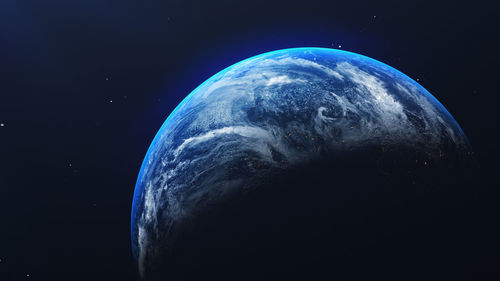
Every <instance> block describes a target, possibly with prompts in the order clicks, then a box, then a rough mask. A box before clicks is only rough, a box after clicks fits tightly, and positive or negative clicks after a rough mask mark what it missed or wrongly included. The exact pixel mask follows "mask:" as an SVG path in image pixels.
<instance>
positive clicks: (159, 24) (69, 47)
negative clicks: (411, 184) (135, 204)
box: [0, 0, 500, 280]
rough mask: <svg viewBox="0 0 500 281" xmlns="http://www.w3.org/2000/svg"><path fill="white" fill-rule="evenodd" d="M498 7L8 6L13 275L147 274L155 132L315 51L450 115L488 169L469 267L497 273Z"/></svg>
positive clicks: (4, 253)
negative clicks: (218, 93)
mask: <svg viewBox="0 0 500 281" xmlns="http://www.w3.org/2000/svg"><path fill="white" fill-rule="evenodd" d="M497 10H498V9H497V7H494V4H493V1H318V0H311V1H281V0H278V1H272V0H266V1H261V0H255V1H247V2H241V1H218V0H217V1H193V0H189V1H179V0H175V1H172V0H171V1H159V0H150V1H131V0H122V1H114V0H113V1H97V0H85V1H84V0H74V1H62V0H50V1H26V0H25V1H22V0H21V1H15V0H3V1H1V2H0V225H1V227H0V280H138V275H137V269H136V267H135V264H134V261H133V259H132V254H131V247H130V209H131V203H132V195H133V191H134V185H135V181H136V179H137V174H138V172H139V168H140V165H141V163H142V160H143V158H144V155H145V153H146V150H147V148H148V146H149V144H150V142H151V140H152V139H153V137H154V135H155V133H156V131H157V130H158V129H159V128H160V126H161V124H162V123H163V121H164V120H165V119H166V118H167V116H168V115H169V114H170V112H171V111H172V110H173V109H174V107H175V106H176V105H177V104H178V103H179V102H180V101H181V100H182V99H183V98H184V97H185V96H186V95H187V94H188V93H189V92H190V91H191V90H193V89H194V88H196V86H198V85H199V84H200V83H202V82H203V81H205V80H206V79H208V78H209V77H210V76H212V75H213V74H215V73H216V72H218V71H219V70H221V69H223V68H225V67H227V66H229V65H231V64H233V63H236V62H238V61H240V60H242V59H245V58H248V57H250V56H254V55H257V54H260V53H263V52H267V51H271V50H276V49H282V48H291V47H301V46H316V47H330V48H338V49H343V50H347V51H351V52H355V53H359V54H362V55H365V56H368V57H371V58H374V59H376V60H379V61H381V62H384V63H386V64H388V65H390V66H392V67H394V68H396V69H398V70H400V71H401V72H403V73H405V74H407V75H408V76H410V77H411V78H413V79H414V80H416V81H418V82H419V83H420V84H421V85H422V86H424V87H425V88H426V89H427V90H429V91H430V92H431V93H432V94H433V95H434V96H435V97H436V98H437V99H438V100H439V101H440V102H441V103H442V104H443V105H444V106H445V107H446V108H447V109H448V111H449V112H450V113H451V114H452V115H453V117H454V118H455V119H456V120H457V122H458V123H459V124H460V126H461V127H462V129H463V130H464V131H465V133H466V134H467V136H468V137H469V140H470V142H471V144H472V146H473V149H474V151H475V154H476V157H477V160H478V162H479V163H480V177H479V178H478V181H477V185H476V186H472V187H471V188H474V189H477V194H478V196H477V199H476V201H475V202H476V204H475V206H474V208H473V209H474V210H476V212H475V213H474V214H471V216H475V217H476V218H477V220H476V221H477V223H476V224H475V225H474V229H473V230H471V232H470V233H471V234H470V237H468V238H467V239H470V241H472V242H471V245H473V247H470V248H467V249H466V250H467V251H470V256H471V262H470V270H468V272H471V273H472V274H476V275H477V276H478V280H486V278H487V277H493V276H494V275H497V274H498V271H499V269H498V262H499V249H500V247H499V239H498V237H499V234H500V233H499V232H498V219H499V215H500V212H499V210H500V208H499V207H498V195H499V192H498V182H499V179H500V173H499V172H498V168H499V165H498V161H499V159H500V158H499V145H498V124H499V117H498V103H497V101H498V100H499V99H498V94H499V90H498V76H499V74H500V72H499V71H498V67H499V65H500V55H499V52H498V50H499V49H500V39H499V38H500V37H499V29H500V22H499V21H500V20H499V17H498V15H497V12H496V11H497ZM493 279H495V278H493Z"/></svg>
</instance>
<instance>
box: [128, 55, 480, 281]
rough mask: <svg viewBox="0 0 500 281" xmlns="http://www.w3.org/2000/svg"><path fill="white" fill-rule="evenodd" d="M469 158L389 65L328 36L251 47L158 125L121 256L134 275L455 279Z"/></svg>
mask: <svg viewBox="0 0 500 281" xmlns="http://www.w3.org/2000/svg"><path fill="white" fill-rule="evenodd" d="M474 169H475V168H474V161H473V158H472V153H471V150H470V145H469V143H468V141H467V138H466V136H465V134H464V133H463V132H462V130H461V129H460V127H459V126H458V124H457V123H456V122H455V120H454V119H453V118H452V117H451V115H450V114H449V113H448V112H447V111H446V109H444V107H443V106H442V105H441V104H440V103H439V102H438V101H437V100H436V99H435V98H434V97H433V96H432V95H430V94H429V93H428V92H427V91H426V90H425V89H423V88H422V87H421V86H420V85H418V84H417V83H416V82H415V81H413V80H411V79H410V78H408V77H407V76H405V75H403V74H402V73H400V72H398V71H397V70H395V69H393V68H391V67H389V66H387V65H384V64H382V63H380V62H377V61H375V60H372V59H369V58H367V57H364V56H361V55H357V54H353V53H349V52H344V51H339V50H332V49H322V48H296V49H286V50H280V51H275V52H270V53H265V54H263V55H259V56H256V57H253V58H250V59H247V60H245V61H242V62H240V63H238V64H236V65H233V66H231V67H229V68H227V69H225V70H223V71H221V72H220V73H218V74H216V75H215V76H213V77H212V78H210V79H209V80H207V81H206V82H204V83H203V84H202V85H200V86H199V87H198V88H197V89H195V90H194V91H193V92H192V93H191V94H190V95H189V96H188V97H187V98H186V99H185V100H184V101H183V102H182V103H181V104H180V105H179V106H178V107H177V108H176V109H175V110H174V112H173V113H172V114H171V115H170V116H169V118H168V119H167V120H166V121H165V123H164V125H163V126H162V128H161V129H160V130H159V132H158V134H157V136H156V137H155V139H154V141H153V143H152V144H151V147H150V149H149V151H148V153H147V155H146V157H145V160H144V163H143V166H142V167H141V172H140V174H139V178H138V181H137V186H136V191H135V194H134V202H133V207H132V245H133V250H134V256H135V257H136V259H137V263H138V268H139V272H140V274H141V276H142V278H143V279H145V280H166V279H168V280H195V279H200V278H204V279H207V280H234V279H238V280H304V279H311V278H315V279H322V278H328V279H335V278H341V279H346V278H354V277H362V278H373V279H375V278H387V277H404V278H406V279H408V278H407V277H408V275H410V276H411V278H416V277H425V276H428V275H429V274H433V275H435V276H442V277H444V276H447V277H449V276H451V275H456V276H461V275H463V274H464V272H462V271H460V270H457V269H456V267H457V264H460V263H464V261H466V260H467V257H466V253H467V251H466V250H464V249H467V246H457V245H464V243H465V242H466V238H464V236H463V235H462V234H463V233H466V230H467V229H468V228H470V226H471V225H472V223H473V222H471V221H469V220H468V219H467V217H468V216H467V212H468V211H469V210H468V209H467V206H468V202H469V201H470V200H472V199H471V198H473V197H474V196H473V195H474V192H473V189H472V188H471V186H472V183H473V182H474V180H475V176H474ZM411 278H410V279H411Z"/></svg>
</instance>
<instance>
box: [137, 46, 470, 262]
mask: <svg viewBox="0 0 500 281" xmlns="http://www.w3.org/2000/svg"><path fill="white" fill-rule="evenodd" d="M307 50H311V51H322V52H330V53H337V54H342V55H347V56H354V57H359V58H361V59H363V60H366V61H368V62H369V63H374V64H379V65H381V66H383V67H385V68H387V69H389V70H390V71H393V72H395V73H397V74H398V75H401V76H403V77H405V78H408V79H409V80H410V81H411V82H412V83H414V84H415V85H416V86H417V87H418V88H419V89H421V90H423V92H424V93H425V94H426V95H427V96H428V97H430V98H431V99H432V100H433V101H434V102H435V103H436V104H437V105H438V106H439V107H440V108H441V110H442V111H444V112H445V113H446V114H447V115H448V116H449V117H450V118H451V121H452V122H453V123H454V124H455V125H456V126H457V128H458V130H459V131H460V132H461V133H462V135H463V136H464V138H465V141H466V142H467V145H468V146H469V147H471V145H470V142H469V139H468V137H467V135H466V134H465V133H464V131H463V130H462V128H461V127H460V125H459V124H458V122H457V121H456V120H455V118H454V117H453V115H451V114H450V113H449V111H448V110H447V109H446V108H445V107H444V105H443V104H442V103H441V102H440V101H439V100H438V99H437V98H436V97H434V95H432V94H431V93H430V92H429V91H428V90H427V89H425V88H424V87H423V86H422V85H420V84H419V83H418V82H417V81H415V80H414V79H412V78H411V77H409V76H408V75H406V74H404V73H403V72H401V71H399V70H397V69H396V68H394V67H392V66H390V65H388V64H386V63H383V62H381V61H379V60H376V59H373V58H371V57H368V56H365V55H362V54H358V53H354V52H350V51H346V50H340V49H334V48H325V47H292V48H285V49H278V50H273V51H269V52H265V53H261V54H258V55H255V56H251V57H248V58H246V59H243V60H241V61H238V62H236V63H234V64H232V65H229V66H227V67H225V68H223V69H222V70H220V71H218V72H217V73H215V74H214V75H212V76H210V77H209V78H208V79H206V80H205V81H203V82H202V83H201V84H200V85H198V86H197V87H196V88H194V89H193V90H192V91H190V92H189V94H188V95H186V97H184V98H183V99H182V101H181V102H179V104H178V105H177V106H176V107H175V108H174V109H173V110H172V112H170V114H169V115H168V117H167V118H166V119H165V121H163V123H162V125H161V126H160V128H159V129H158V131H157V132H156V134H155V136H154V137H153V140H152V141H151V144H150V145H149V147H148V149H147V151H146V154H145V155H144V160H143V161H142V164H141V167H140V170H139V173H138V176H137V181H136V183H135V186H134V193H133V197H132V206H131V207H132V210H131V224H130V228H131V244H132V245H131V246H132V251H134V246H133V237H134V225H135V211H136V208H135V206H136V204H137V197H138V194H140V193H141V192H142V189H141V184H140V179H141V176H142V174H143V171H144V167H145V165H146V163H147V159H148V158H149V157H148V156H149V155H150V154H151V150H152V148H154V147H155V146H156V142H157V141H158V139H159V136H160V134H161V132H162V131H163V129H164V127H165V126H166V124H167V123H168V120H169V119H170V118H171V117H172V116H173V115H175V113H176V112H177V111H178V109H179V108H181V107H182V105H183V104H185V103H186V102H187V101H188V100H189V98H190V97H191V96H192V94H193V93H195V92H197V90H198V89H200V88H201V87H202V86H204V85H205V84H206V83H208V82H209V81H211V80H213V79H215V78H217V77H218V76H220V75H222V74H224V73H226V72H228V71H229V70H230V69H232V68H234V67H236V66H238V65H240V64H243V63H244V62H247V61H250V60H254V59H258V58H260V57H263V56H270V55H275V54H277V53H281V52H283V53H288V52H297V51H307ZM139 189H141V190H139ZM133 257H134V259H136V255H133Z"/></svg>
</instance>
